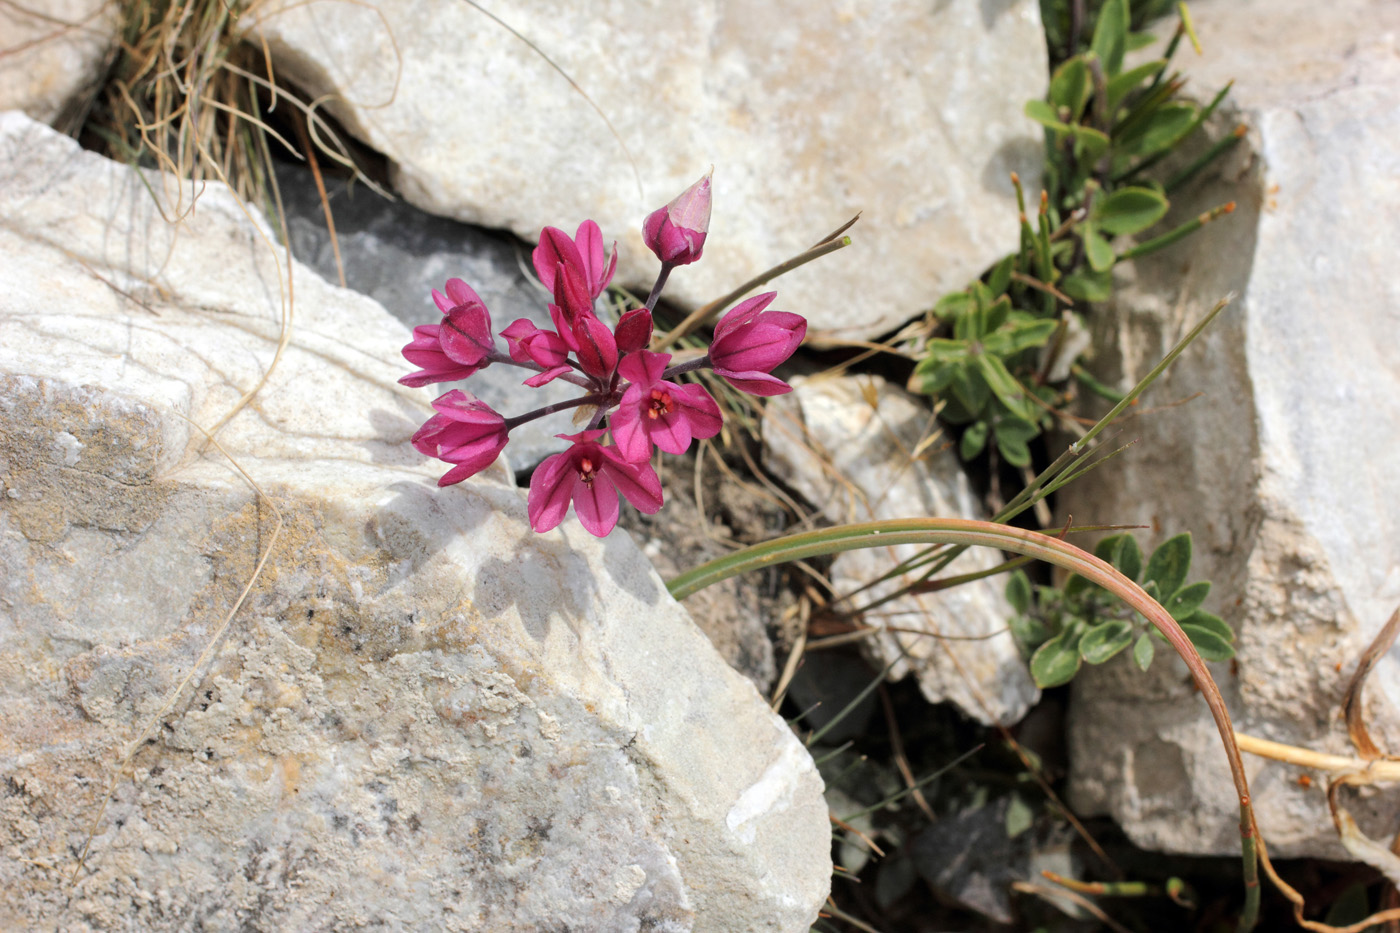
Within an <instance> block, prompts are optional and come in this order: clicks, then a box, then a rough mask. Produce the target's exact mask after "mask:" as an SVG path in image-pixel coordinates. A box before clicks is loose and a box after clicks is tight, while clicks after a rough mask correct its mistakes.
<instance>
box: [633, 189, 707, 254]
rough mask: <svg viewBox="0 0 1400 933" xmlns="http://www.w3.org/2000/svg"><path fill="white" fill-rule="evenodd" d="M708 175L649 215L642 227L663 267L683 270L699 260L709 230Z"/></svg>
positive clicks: (649, 247)
mask: <svg viewBox="0 0 1400 933" xmlns="http://www.w3.org/2000/svg"><path fill="white" fill-rule="evenodd" d="M710 174H711V173H710V172H707V173H705V177H704V178H701V179H700V180H699V181H697V182H696V183H695V184H693V185H691V186H690V187H689V188H687V189H685V190H684V191H682V192H681V194H680V196H679V197H677V198H676V199H675V200H674V201H672V202H671V203H670V204H667V205H666V206H665V207H662V208H658V209H657V210H655V211H652V213H651V215H650V216H649V217H647V219H646V221H645V222H644V223H643V224H642V239H643V240H645V241H646V244H647V248H648V249H650V250H651V251H652V252H653V253H655V254H656V258H657V259H660V260H661V261H662V262H663V263H665V264H666V265H669V266H684V265H686V264H688V263H692V262H694V261H695V260H697V259H699V258H700V253H701V251H702V250H703V249H704V247H705V234H706V233H708V232H709V229H710Z"/></svg>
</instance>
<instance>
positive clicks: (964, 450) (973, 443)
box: [958, 421, 1026, 612]
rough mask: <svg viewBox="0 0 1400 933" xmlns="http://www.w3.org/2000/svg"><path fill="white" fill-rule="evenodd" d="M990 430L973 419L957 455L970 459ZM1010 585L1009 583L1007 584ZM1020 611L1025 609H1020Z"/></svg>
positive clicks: (984, 440)
mask: <svg viewBox="0 0 1400 933" xmlns="http://www.w3.org/2000/svg"><path fill="white" fill-rule="evenodd" d="M990 430H991V425H989V424H987V422H985V421H974V422H973V423H972V424H971V425H969V426H968V428H967V430H966V431H964V432H963V436H962V440H961V441H959V442H958V456H960V457H962V458H963V459H964V460H971V459H972V458H973V457H976V456H977V455H978V454H980V453H981V452H982V450H983V448H985V447H986V446H987V432H988V431H990ZM1007 585H1008V586H1010V584H1007ZM1020 611H1021V612H1025V611H1026V610H1024V609H1022V610H1020Z"/></svg>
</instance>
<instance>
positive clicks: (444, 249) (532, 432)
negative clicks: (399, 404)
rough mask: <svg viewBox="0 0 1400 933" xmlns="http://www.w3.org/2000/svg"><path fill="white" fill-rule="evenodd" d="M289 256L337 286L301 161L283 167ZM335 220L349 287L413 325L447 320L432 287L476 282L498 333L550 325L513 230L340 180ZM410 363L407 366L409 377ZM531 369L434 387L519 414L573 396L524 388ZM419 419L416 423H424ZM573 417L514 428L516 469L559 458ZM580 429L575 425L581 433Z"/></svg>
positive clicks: (560, 389) (553, 386) (330, 195)
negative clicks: (524, 322) (516, 325)
mask: <svg viewBox="0 0 1400 933" xmlns="http://www.w3.org/2000/svg"><path fill="white" fill-rule="evenodd" d="M278 180H279V184H280V185H281V188H282V201H283V205H284V209H285V211H286V216H287V231H288V236H289V239H290V241H291V247H292V254H293V255H294V256H296V258H297V259H299V260H301V261H302V262H304V263H306V264H307V265H308V266H310V267H311V268H312V269H314V270H315V271H316V272H317V273H318V274H320V275H321V277H322V278H324V279H326V281H328V282H333V283H334V282H339V280H340V279H339V273H338V271H337V268H336V262H335V251H334V249H333V248H332V246H331V239H330V233H329V231H328V230H327V228H326V218H325V213H324V210H323V207H322V204H321V198H320V194H319V193H318V192H317V190H316V186H315V183H314V181H313V179H312V177H311V173H310V172H309V171H308V170H307V169H305V168H303V167H301V166H297V165H284V166H281V167H280V168H279V170H278ZM327 199H328V203H329V205H330V208H331V214H332V216H333V217H334V218H335V226H336V237H337V240H338V243H339V246H340V256H341V262H342V265H343V266H344V269H345V284H346V286H347V287H348V288H350V289H352V290H354V291H357V292H359V293H361V294H363V295H367V296H369V297H370V298H373V299H374V300H375V301H377V302H379V303H380V304H381V305H383V306H384V308H385V309H386V310H387V311H388V312H389V313H390V314H392V315H393V316H394V317H396V318H397V319H398V320H400V321H401V322H403V323H404V324H405V325H407V326H408V327H410V328H412V327H415V326H417V325H419V324H433V323H437V322H438V321H440V320H441V319H442V315H441V312H440V311H439V310H438V308H437V306H436V305H434V303H433V298H432V293H433V289H435V288H436V289H438V290H441V289H443V288H444V287H445V286H446V283H447V280H448V279H449V278H460V279H462V280H463V281H464V282H466V283H467V284H468V285H470V286H471V287H472V288H473V289H474V290H475V291H476V293H477V294H478V295H479V296H480V297H481V300H482V301H483V302H484V303H485V304H486V307H487V308H488V309H490V312H491V318H492V322H493V324H494V325H495V329H496V332H497V333H498V334H499V333H500V330H501V329H502V328H503V327H505V326H507V325H508V324H510V323H511V322H512V321H514V320H517V319H519V318H528V319H529V320H531V321H533V322H534V323H535V324H536V326H539V327H546V328H548V327H552V326H553V325H552V323H551V322H550V319H549V312H548V307H549V301H550V297H549V295H548V294H546V293H545V291H544V290H543V288H542V287H541V286H540V285H539V283H538V282H537V281H535V278H534V273H533V271H531V267H530V252H531V249H532V247H531V246H530V245H529V244H526V243H523V242H521V241H520V240H518V239H516V238H515V237H514V236H511V235H510V234H507V233H501V232H498V231H493V230H486V229H483V228H481V227H473V226H470V225H468V224H463V223H459V222H457V221H455V220H449V219H447V218H444V217H437V216H434V215H432V214H428V213H425V212H424V211H421V210H419V209H418V208H416V207H413V206H412V205H410V204H407V203H405V202H403V201H391V200H387V199H385V198H383V197H380V196H379V195H378V194H376V193H375V192H374V191H372V190H370V189H368V188H364V187H358V188H355V189H351V188H349V187H347V186H346V185H345V184H344V183H342V182H332V183H331V184H330V185H329V186H328V188H327ZM412 368H413V367H412V366H410V365H409V364H408V363H407V362H405V363H404V373H405V374H407V373H408V372H409V371H410V370H411V369H412ZM528 375H530V374H529V373H528V372H526V371H524V370H521V369H518V368H516V367H513V366H508V365H499V364H498V365H492V366H488V367H486V368H485V369H483V370H481V371H480V372H478V373H477V374H475V375H474V376H472V378H471V379H469V380H467V381H466V382H463V383H445V384H442V385H438V386H433V387H431V388H432V389H433V391H435V392H436V393H438V394H441V393H443V392H447V391H448V390H450V389H453V388H461V389H464V390H465V391H469V392H471V393H472V394H473V395H475V396H477V397H478V398H480V399H481V400H482V401H484V402H485V403H486V404H488V405H490V406H491V407H492V408H494V409H496V410H497V411H499V412H501V413H502V414H504V415H506V416H508V417H509V416H511V415H518V414H521V413H523V412H527V411H531V410H533V409H536V408H540V407H543V406H545V405H551V404H554V403H557V402H562V401H565V400H566V399H569V398H572V397H574V396H575V395H576V394H577V390H576V388H575V387H574V386H572V385H570V384H568V383H566V382H563V381H562V380H560V381H556V382H553V383H550V384H549V385H547V386H544V387H542V388H539V389H531V388H529V387H527V386H524V385H522V384H521V383H522V382H523V381H524V379H525V378H526V377H527V376H528ZM426 417H427V416H426V415H423V416H422V417H421V418H420V419H419V420H420V423H421V421H422V420H424V419H426ZM570 417H571V415H570V414H568V413H563V414H558V415H554V416H550V417H546V418H542V419H540V420H538V421H531V422H527V423H526V424H523V425H521V426H520V427H519V428H517V429H516V430H515V431H514V432H513V433H512V437H511V446H510V447H509V448H508V451H509V454H508V456H509V457H510V460H511V463H512V464H513V465H515V466H516V467H517V468H519V467H520V466H521V465H523V464H526V463H528V462H532V461H533V462H538V461H539V460H542V459H543V458H545V457H547V456H549V455H550V454H551V453H555V452H556V451H557V450H558V449H559V447H560V445H559V443H558V441H556V440H555V439H554V435H555V434H559V433H564V432H569V431H570V429H571V422H570V421H569V418H570ZM575 430H576V429H575Z"/></svg>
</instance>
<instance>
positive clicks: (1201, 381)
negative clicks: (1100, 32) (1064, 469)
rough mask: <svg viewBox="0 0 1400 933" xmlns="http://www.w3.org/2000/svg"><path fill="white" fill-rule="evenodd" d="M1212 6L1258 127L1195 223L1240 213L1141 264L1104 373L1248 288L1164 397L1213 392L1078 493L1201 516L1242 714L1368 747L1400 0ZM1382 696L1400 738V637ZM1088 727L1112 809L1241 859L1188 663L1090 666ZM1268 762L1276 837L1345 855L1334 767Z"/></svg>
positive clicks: (1207, 33) (1395, 293)
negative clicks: (1354, 730) (1355, 678)
mask: <svg viewBox="0 0 1400 933" xmlns="http://www.w3.org/2000/svg"><path fill="white" fill-rule="evenodd" d="M1192 11H1193V15H1194V17H1195V21H1196V23H1197V25H1198V28H1199V30H1200V37H1201V41H1202V43H1203V45H1204V47H1205V57H1204V58H1201V59H1197V58H1195V57H1194V56H1192V55H1190V54H1189V53H1188V54H1187V55H1186V57H1185V58H1184V59H1183V61H1184V64H1185V65H1186V67H1187V73H1188V75H1189V77H1190V80H1191V86H1192V87H1193V88H1195V89H1196V91H1197V92H1198V93H1199V94H1200V95H1202V96H1208V95H1209V94H1211V93H1212V92H1213V91H1214V90H1215V89H1216V88H1217V87H1219V86H1220V85H1222V84H1223V83H1224V82H1225V81H1227V80H1229V79H1230V78H1234V79H1236V83H1235V86H1234V90H1233V92H1232V94H1231V97H1230V99H1231V100H1232V101H1233V102H1234V107H1235V108H1236V109H1235V110H1234V111H1233V112H1231V113H1229V114H1226V115H1225V119H1224V120H1222V121H1221V122H1220V125H1219V126H1218V127H1217V128H1216V132H1217V134H1218V133H1221V132H1226V131H1228V130H1229V129H1231V128H1232V127H1233V126H1234V124H1235V122H1236V121H1237V120H1242V121H1244V122H1245V123H1247V124H1248V126H1249V127H1250V132H1249V135H1248V137H1247V139H1246V144H1245V145H1243V146H1240V147H1237V148H1236V149H1235V150H1234V152H1233V153H1232V154H1231V155H1230V156H1229V157H1228V158H1227V159H1226V160H1225V161H1224V162H1223V164H1222V165H1221V167H1220V169H1219V171H1218V172H1217V173H1216V174H1215V176H1214V177H1213V178H1211V179H1208V180H1207V182H1206V183H1205V184H1204V185H1203V186H1201V187H1200V188H1198V189H1196V192H1195V193H1194V194H1193V195H1191V196H1190V197H1188V198H1185V199H1182V200H1181V201H1180V203H1178V204H1176V205H1175V206H1174V208H1173V210H1174V216H1175V217H1176V218H1177V219H1178V220H1184V219H1186V218H1188V217H1190V216H1192V215H1194V214H1196V213H1198V212H1200V211H1202V210H1205V209H1207V208H1208V207H1210V206H1213V205H1214V204H1219V203H1222V202H1224V201H1226V200H1230V199H1233V200H1235V201H1236V202H1237V203H1238V205H1239V209H1238V210H1237V211H1236V212H1235V214H1234V215H1233V216H1231V217H1229V218H1228V219H1222V220H1220V221H1218V222H1216V223H1214V224H1211V225H1210V226H1208V227H1207V228H1205V229H1204V230H1203V231H1202V232H1201V233H1200V234H1198V235H1196V236H1194V237H1192V238H1190V239H1188V240H1186V241H1183V242H1182V243H1180V244H1178V245H1176V246H1175V247H1173V248H1171V249H1169V250H1165V251H1163V252H1162V253H1160V254H1158V255H1156V256H1153V257H1150V258H1147V259H1143V260H1139V261H1137V262H1136V263H1135V264H1134V266H1133V267H1132V268H1124V269H1122V270H1120V271H1121V272H1122V275H1123V278H1122V281H1121V284H1122V286H1123V291H1122V293H1121V294H1120V296H1119V297H1118V299H1117V300H1116V301H1115V302H1114V304H1113V306H1112V307H1110V308H1108V309H1105V313H1104V314H1103V315H1102V317H1101V318H1100V319H1099V320H1098V321H1097V322H1096V326H1097V329H1098V335H1097V336H1098V341H1097V342H1098V346H1099V358H1098V361H1097V364H1096V365H1098V366H1099V367H1101V369H1102V371H1103V372H1104V373H1105V374H1106V375H1108V376H1114V375H1115V374H1116V375H1121V376H1122V382H1123V384H1124V385H1127V384H1130V383H1131V382H1132V381H1133V380H1134V379H1136V378H1137V377H1139V376H1141V375H1142V374H1143V373H1145V372H1146V370H1147V368H1148V367H1150V366H1151V365H1152V364H1153V363H1155V361H1156V360H1157V359H1159V358H1160V357H1161V355H1162V353H1164V352H1165V351H1166V349H1168V348H1169V347H1170V346H1171V344H1172V343H1174V342H1175V341H1176V340H1177V338H1178V337H1179V336H1180V335H1181V334H1183V333H1184V332H1185V331H1186V329H1188V328H1189V327H1190V326H1191V325H1192V324H1193V323H1195V321H1197V320H1198V319H1199V317H1200V315H1201V314H1203V313H1204V312H1205V311H1206V310H1208V309H1209V308H1210V307H1211V305H1213V304H1214V303H1215V301H1216V300H1218V299H1219V298H1221V297H1223V296H1224V295H1226V294H1227V293H1229V292H1235V293H1236V294H1237V295H1238V296H1239V297H1238V299H1237V301H1236V302H1235V303H1234V305H1233V306H1232V307H1231V308H1229V309H1228V310H1227V311H1226V312H1225V313H1224V315H1223V316H1222V317H1221V318H1219V319H1218V320H1217V321H1216V323H1215V324H1214V325H1212V327H1211V329H1210V330H1209V331H1208V332H1207V333H1206V334H1205V336H1204V337H1203V338H1202V340H1201V342H1200V344H1199V345H1198V346H1195V347H1193V348H1192V349H1191V350H1190V351H1188V352H1187V354H1186V355H1185V356H1183V357H1182V359H1181V360H1180V361H1179V362H1178V363H1177V364H1176V365H1175V366H1174V367H1173V369H1172V370H1170V371H1169V372H1168V373H1167V375H1166V377H1165V378H1164V379H1163V380H1162V381H1161V382H1160V383H1159V385H1158V386H1157V387H1156V388H1154V389H1153V390H1152V394H1151V395H1150V396H1149V398H1148V400H1147V406H1148V407H1151V406H1153V405H1162V404H1167V403H1171V402H1173V401H1177V400H1180V399H1184V398H1186V397H1187V396H1190V395H1192V394H1194V393H1197V392H1200V393H1202V394H1203V397H1202V398H1199V399H1196V400H1194V401H1192V402H1190V403H1189V404H1186V405H1181V406H1176V407H1172V408H1169V409H1167V410H1162V411H1157V412H1155V413H1152V414H1149V415H1147V416H1145V417H1143V418H1141V419H1138V420H1137V421H1135V422H1134V423H1133V426H1132V428H1131V431H1132V434H1133V435H1137V436H1140V437H1141V439H1142V442H1141V443H1140V444H1138V445H1137V446H1136V447H1134V448H1133V450H1132V451H1131V452H1129V453H1128V454H1126V455H1125V456H1124V457H1123V458H1122V459H1121V461H1120V462H1119V463H1112V464H1109V465H1108V466H1107V467H1105V468H1103V469H1101V470H1098V471H1096V472H1095V473H1093V474H1091V475H1090V476H1089V477H1088V478H1086V479H1084V480H1083V481H1081V482H1079V483H1076V484H1075V485H1073V486H1071V487H1069V489H1068V490H1067V491H1066V493H1065V494H1063V498H1062V502H1061V510H1062V512H1064V513H1066V514H1073V516H1074V519H1075V521H1076V522H1077V523H1086V522H1087V523H1091V524H1093V523H1099V522H1121V523H1142V524H1147V525H1150V526H1151V528H1152V531H1151V532H1150V533H1149V534H1147V535H1146V536H1145V538H1144V545H1145V546H1155V545H1156V544H1157V543H1160V541H1161V540H1163V539H1164V538H1166V537H1168V536H1170V535H1174V534H1177V533H1179V532H1183V531H1190V532H1192V534H1193V535H1194V539H1195V546H1196V558H1195V565H1194V571H1193V573H1194V575H1195V576H1196V578H1198V579H1201V578H1203V579H1209V580H1211V581H1213V582H1214V584H1215V589H1214V590H1213V592H1212V596H1211V599H1210V602H1209V603H1208V604H1207V608H1209V609H1211V610H1212V611H1215V612H1217V613H1219V614H1220V615H1222V616H1223V617H1224V618H1225V619H1226V620H1227V621H1229V622H1230V623H1231V624H1232V625H1233V626H1234V627H1235V628H1236V630H1237V632H1238V634H1239V640H1238V643H1237V648H1238V652H1239V656H1238V659H1237V664H1235V665H1224V664H1222V665H1217V666H1216V668H1215V673H1216V678H1217V680H1218V681H1219V683H1220V685H1221V688H1222V689H1223V691H1224V693H1225V696H1226V698H1227V701H1228V702H1229V705H1230V708H1231V711H1232V715H1233V716H1234V718H1235V724H1236V728H1237V729H1239V730H1240V731H1241V732H1244V733H1248V734H1253V735H1258V736H1261V737H1263V738H1268V739H1273V740H1275V741H1281V742H1286V743H1290V744H1295V745H1300V746H1303V747H1306V748H1312V749H1316V750H1319V751H1326V752H1333V753H1339V754H1351V753H1353V752H1352V749H1351V746H1350V743H1349V742H1348V740H1347V736H1346V730H1345V726H1344V724H1343V723H1342V722H1341V720H1340V719H1339V716H1338V711H1339V706H1340V703H1341V699H1342V693H1343V690H1344V689H1345V686H1346V683H1347V681H1348V679H1349V678H1350V677H1351V675H1352V673H1353V672H1354V671H1355V669H1356V664H1357V660H1358V656H1359V655H1360V653H1361V651H1362V650H1363V649H1364V648H1365V646H1366V645H1367V644H1368V643H1369V642H1370V641H1371V640H1372V638H1374V637H1375V635H1376V634H1377V632H1378V631H1379V630H1380V628H1381V626H1382V625H1383V624H1384V623H1385V621H1386V619H1387V618H1388V617H1389V615H1390V614H1391V612H1393V611H1394V610H1395V608H1396V605H1397V604H1400V570H1397V567H1400V512H1397V510H1396V508H1395V503H1396V502H1397V501H1400V471H1397V470H1396V469H1395V455H1396V450H1397V448H1396V441H1395V437H1396V434H1397V431H1400V349H1397V342H1396V339H1395V338H1396V335H1397V334H1400V279H1397V277H1396V275H1395V257H1396V255H1398V254H1400V188H1398V187H1397V186H1396V184H1395V179H1396V178H1397V177H1400V155H1397V153H1400V56H1397V54H1396V52H1397V36H1400V7H1397V6H1396V5H1395V4H1393V3H1387V2H1383V0H1350V2H1346V3H1339V4H1332V5H1327V6H1325V7H1319V6H1316V5H1309V4H1305V3H1302V2H1289V3H1283V4H1280V3H1265V2H1261V0H1251V2H1229V3H1226V2H1216V0H1205V2H1200V3H1195V4H1192ZM1169 222H1170V218H1169ZM1159 654H1160V652H1159ZM1365 703H1366V705H1365V710H1366V714H1367V719H1368V722H1369V724H1370V728H1371V730H1372V734H1373V736H1374V737H1375V738H1376V740H1377V743H1378V744H1380V745H1381V746H1382V747H1383V748H1386V749H1388V750H1389V751H1390V752H1392V753H1394V752H1397V751H1400V654H1398V653H1397V651H1396V650H1395V649H1392V650H1391V651H1390V653H1389V654H1387V655H1386V656H1385V657H1384V658H1383V659H1382V661H1381V662H1380V664H1379V665H1378V666H1377V668H1376V669H1375V670H1374V671H1373V672H1372V674H1371V676H1370V680H1369V686H1368V688H1367V690H1366V693H1365ZM1070 737H1071V742H1072V753H1073V754H1072V773H1071V777H1070V780H1071V787H1072V800H1073V802H1074V804H1075V805H1076V806H1077V807H1079V808H1082V809H1084V810H1087V811H1090V812H1103V813H1109V814H1111V815H1112V816H1113V817H1114V818H1115V819H1117V820H1119V821H1120V822H1121V823H1122V824H1123V826H1124V828H1125V829H1126V830H1127V832H1128V833H1129V835H1131V836H1132V837H1133V839H1134V840H1135V841H1136V842H1137V843H1138V844H1140V845H1143V846H1145V847H1148V848H1153V849H1166V850H1171V851H1176V852H1192V853H1221V854H1224V853H1228V852H1233V851H1238V847H1239V836H1238V831H1237V830H1236V828H1235V823H1236V802H1235V798H1234V793H1233V788H1232V785H1231V783H1230V779H1229V774H1228V771H1227V769H1226V764H1225V757H1224V753H1223V752H1222V750H1221V748H1220V743H1219V739H1218V737H1217V736H1216V734H1215V727H1214V725H1213V724H1212V722H1211V719H1210V716H1209V715H1208V714H1207V711H1206V708H1205V705H1204V703H1202V702H1201V700H1200V698H1199V696H1198V695H1197V694H1196V693H1195V691H1194V690H1193V689H1192V687H1191V684H1190V681H1189V679H1188V678H1187V676H1186V674H1185V670H1184V668H1183V667H1181V666H1179V665H1177V664H1172V663H1166V664H1163V663H1160V662H1159V664H1158V665H1157V666H1156V667H1155V668H1154V669H1153V670H1152V671H1151V672H1150V674H1149V675H1148V676H1140V675H1139V674H1138V673H1137V672H1136V670H1134V669H1132V668H1131V662H1127V661H1124V662H1122V663H1116V664H1114V665H1110V666H1109V667H1108V668H1107V669H1091V670H1088V671H1085V672H1084V673H1083V674H1081V675H1080V677H1079V679H1078V681H1077V682H1076V685H1075V692H1074V703H1073V705H1072V707H1071V711H1070ZM1246 764H1247V766H1248V769H1249V773H1250V775H1251V778H1252V781H1253V791H1254V802H1255V805H1256V807H1257V808H1258V811H1259V820H1260V825H1261V827H1262V829H1263V832H1264V835H1265V837H1266V839H1268V841H1269V843H1270V844H1271V848H1272V851H1273V852H1274V853H1275V854H1279V855H1317V856H1326V857H1345V853H1344V852H1343V850H1342V849H1341V847H1340V846H1339V845H1338V843H1337V841H1336V833H1335V831H1334V829H1333V826H1332V821H1331V819H1330V817H1329V815H1328V812H1327V804H1326V800H1325V798H1324V794H1323V790H1322V787H1323V785H1324V784H1325V782H1322V781H1318V780H1314V781H1313V782H1312V783H1311V785H1308V783H1307V782H1301V781H1299V780H1298V778H1299V776H1300V773H1301V772H1300V771H1299V769H1297V768H1295V767H1291V766H1286V765H1282V764H1278V763H1274V762H1266V761H1264V760H1262V759H1258V758H1248V757H1247V758H1246ZM1314 777H1316V775H1314ZM1349 806H1352V805H1351V804H1349ZM1368 810H1369V811H1370V812H1371V813H1372V816H1373V817H1374V816H1375V815H1376V814H1378V813H1379V814H1384V817H1383V818H1382V819H1379V820H1377V821H1374V822H1367V821H1366V820H1365V819H1363V828H1364V829H1366V830H1368V831H1369V832H1370V833H1372V834H1373V835H1375V836H1378V837H1383V838H1389V836H1390V834H1392V833H1393V832H1394V817H1395V814H1396V811H1397V805H1396V801H1395V800H1394V797H1393V795H1382V796H1379V797H1375V798H1374V799H1370V800H1369V802H1368V803H1367V804H1366V805H1365V806H1364V807H1362V808H1361V812H1367V811H1368Z"/></svg>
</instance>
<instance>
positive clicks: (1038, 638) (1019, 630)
mask: <svg viewBox="0 0 1400 933" xmlns="http://www.w3.org/2000/svg"><path fill="white" fill-rule="evenodd" d="M1007 627H1008V628H1009V629H1011V634H1012V635H1013V636H1014V637H1015V638H1016V640H1017V641H1018V642H1020V643H1021V644H1023V645H1025V646H1026V647H1027V648H1028V649H1030V650H1035V649H1036V648H1039V647H1040V646H1041V645H1043V644H1045V640H1046V639H1047V638H1049V637H1050V630H1049V629H1047V628H1046V627H1045V623H1043V622H1041V621H1040V620H1039V619H1036V618H1032V617H1031V616H1012V617H1011V621H1010V622H1008V623H1007Z"/></svg>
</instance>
